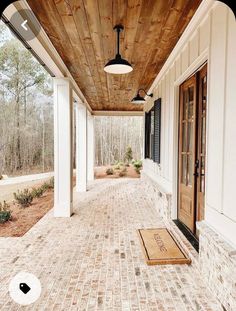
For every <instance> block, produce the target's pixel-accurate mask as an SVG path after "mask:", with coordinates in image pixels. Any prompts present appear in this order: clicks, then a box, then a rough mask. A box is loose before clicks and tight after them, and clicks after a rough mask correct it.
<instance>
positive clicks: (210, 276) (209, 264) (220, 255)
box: [197, 221, 236, 311]
mask: <svg viewBox="0 0 236 311" xmlns="http://www.w3.org/2000/svg"><path fill="white" fill-rule="evenodd" d="M197 227H198V229H199V232H200V238H199V267H200V271H201V274H202V276H203V278H204V280H205V282H206V283H207V284H208V286H209V288H210V289H211V290H212V292H213V293H214V295H215V296H216V297H217V298H218V299H219V301H220V302H221V303H222V305H223V306H224V307H225V309H226V310H227V311H235V310H236V249H234V248H232V247H231V246H230V245H229V244H228V243H227V242H226V241H225V240H224V239H223V238H222V237H221V236H220V235H218V234H217V233H216V232H215V231H214V230H212V229H211V228H210V227H209V226H208V225H207V224H206V223H205V222H204V221H202V222H199V223H198V224H197Z"/></svg>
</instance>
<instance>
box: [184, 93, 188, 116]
mask: <svg viewBox="0 0 236 311" xmlns="http://www.w3.org/2000/svg"><path fill="white" fill-rule="evenodd" d="M187 115H188V90H186V91H184V103H183V120H186V119H187Z"/></svg>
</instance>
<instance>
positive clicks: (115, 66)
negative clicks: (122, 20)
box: [104, 25, 133, 75]
mask: <svg viewBox="0 0 236 311" xmlns="http://www.w3.org/2000/svg"><path fill="white" fill-rule="evenodd" d="M113 29H114V30H115V31H116V32H117V54H116V57H115V58H114V59H112V60H110V61H109V62H108V63H107V64H106V66H105V67H104V70H105V71H106V72H107V73H112V74H116V75H121V74H126V73H129V72H131V71H132V70H133V68H132V66H131V65H130V63H129V62H128V61H127V60H125V59H123V58H122V57H121V55H120V33H121V31H122V30H124V27H123V26H122V25H116V26H115V27H114V28H113Z"/></svg>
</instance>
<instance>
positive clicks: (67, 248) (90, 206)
mask: <svg viewBox="0 0 236 311" xmlns="http://www.w3.org/2000/svg"><path fill="white" fill-rule="evenodd" d="M75 202H76V203H75V206H76V208H75V214H74V215H73V217H71V218H70V219H55V218H53V215H52V211H51V212H49V213H48V214H47V215H46V216H45V217H44V218H43V219H41V221H39V222H38V223H37V224H36V225H35V226H34V227H33V228H32V229H31V230H30V231H29V232H28V233H27V234H25V236H24V237H22V238H8V239H5V238H0V253H1V256H0V281H1V288H0V310H14V311H15V310H81V311H82V310H91V311H93V310H105V311H109V310H117V311H118V310H122V311H123V310H124V311H126V310H127V311H128V310H136V311H137V310H153V311H154V310H155V311H162V310H166V311H174V310H175V311H185V310H189V311H190V310H191V311H192V310H209V311H210V310H214V311H218V310H222V308H221V307H220V305H219V303H218V302H217V301H216V299H214V298H213V297H212V295H211V293H210V292H209V291H208V290H207V288H206V287H205V285H204V284H203V282H202V281H201V278H200V276H199V273H198V271H197V270H196V268H194V267H193V266H192V265H191V266H187V265H181V266H180V265H176V266H147V265H146V264H145V261H144V259H143V255H142V251H141V248H140V244H139V240H138V236H137V233H136V229H138V228H145V227H146V228H149V227H158V226H162V225H163V223H162V219H161V218H160V216H159V215H158V214H157V212H156V210H155V209H154V208H153V207H152V204H151V202H150V201H148V199H147V198H146V195H145V193H144V191H143V190H142V181H141V180H135V179H133V180H130V179H118V180H99V181H95V182H94V183H92V184H91V185H90V187H89V191H88V192H87V193H85V194H80V195H77V197H76V198H75ZM22 270H23V271H28V272H32V273H34V274H35V275H36V276H37V277H39V279H40V280H41V283H42V295H41V297H40V299H39V300H38V301H37V302H36V303H35V304H34V305H31V306H30V307H27V308H26V307H19V306H17V305H16V304H15V303H13V302H12V301H11V299H10V297H9V295H8V284H9V281H10V279H11V278H12V277H13V276H14V275H15V274H16V273H18V272H20V271H22Z"/></svg>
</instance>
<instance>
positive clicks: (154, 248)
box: [138, 228, 191, 265]
mask: <svg viewBox="0 0 236 311" xmlns="http://www.w3.org/2000/svg"><path fill="white" fill-rule="evenodd" d="M138 234H139V238H140V241H141V245H142V249H143V252H144V255H145V259H146V262H147V264H148V265H167V264H173V265H174V264H190V263H191V260H190V258H188V256H187V255H186V253H185V252H184V251H183V249H182V248H181V246H180V245H179V243H178V242H177V241H176V240H175V238H174V237H173V235H172V234H171V233H170V231H169V230H167V229H166V228H158V229H139V230H138Z"/></svg>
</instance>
